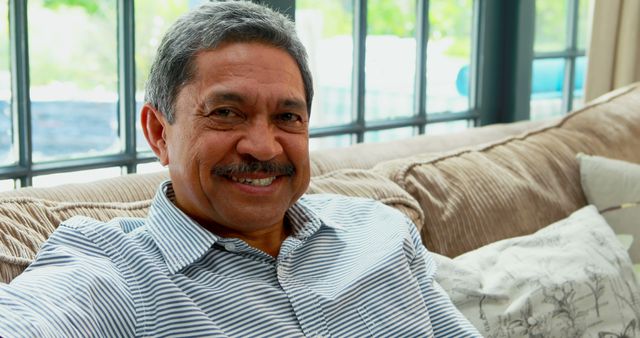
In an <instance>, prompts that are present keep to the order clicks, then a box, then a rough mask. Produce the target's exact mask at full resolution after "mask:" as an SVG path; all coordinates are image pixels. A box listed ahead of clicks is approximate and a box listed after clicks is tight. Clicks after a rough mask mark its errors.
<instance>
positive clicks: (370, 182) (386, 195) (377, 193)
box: [307, 169, 424, 228]
mask: <svg viewBox="0 0 640 338" xmlns="http://www.w3.org/2000/svg"><path fill="white" fill-rule="evenodd" d="M307 193H310V194H317V193H333V194H340V195H346V196H354V197H367V198H372V199H374V200H377V201H380V202H382V203H384V204H386V205H388V206H390V207H393V208H396V209H398V210H400V211H401V212H403V213H404V214H405V215H406V216H407V217H408V218H409V219H411V221H413V223H415V224H416V226H417V227H418V228H420V227H422V224H423V223H424V214H423V213H422V209H420V205H419V204H418V202H417V201H416V200H415V199H414V198H413V197H411V195H409V194H408V193H407V192H406V191H404V190H402V188H400V187H399V186H398V185H397V184H395V183H394V182H392V181H391V180H389V179H388V178H386V177H383V176H380V175H378V174H376V173H374V172H371V171H368V170H358V169H343V170H337V171H333V172H330V173H327V174H324V175H319V176H314V177H313V178H312V179H311V184H310V185H309V189H308V190H307Z"/></svg>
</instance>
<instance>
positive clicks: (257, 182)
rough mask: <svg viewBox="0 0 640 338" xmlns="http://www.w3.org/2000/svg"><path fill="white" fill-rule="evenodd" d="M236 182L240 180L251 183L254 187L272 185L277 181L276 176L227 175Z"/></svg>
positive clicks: (241, 182) (243, 182)
mask: <svg viewBox="0 0 640 338" xmlns="http://www.w3.org/2000/svg"><path fill="white" fill-rule="evenodd" d="M227 177H228V178H230V179H231V180H232V181H234V182H238V183H240V184H246V185H251V186H254V187H266V186H269V185H271V183H273V181H275V179H276V177H275V176H271V177H265V178H245V177H235V176H227Z"/></svg>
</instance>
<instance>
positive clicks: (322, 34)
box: [295, 0, 479, 149]
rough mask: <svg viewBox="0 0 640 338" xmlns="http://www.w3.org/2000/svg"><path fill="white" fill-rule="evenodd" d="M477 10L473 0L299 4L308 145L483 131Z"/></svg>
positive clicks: (348, 0)
mask: <svg viewBox="0 0 640 338" xmlns="http://www.w3.org/2000/svg"><path fill="white" fill-rule="evenodd" d="M427 4H428V6H429V7H427ZM473 13H474V2H473V0H456V1H451V0H431V1H416V0H395V1H389V0H368V1H364V0H361V1H353V0H327V1H312V0H298V1H296V2H295V18H296V26H297V29H298V32H299V34H300V35H301V37H302V40H303V43H304V44H305V46H306V47H307V50H308V51H309V54H310V61H311V69H312V72H313V75H314V80H315V90H316V93H317V94H316V99H315V100H314V105H313V108H312V109H313V114H312V119H311V126H312V130H311V135H312V139H311V148H312V149H318V148H323V147H336V146H344V145H348V144H351V143H355V142H379V141H388V140H393V139H399V138H406V137H411V136H413V135H417V134H424V133H425V132H431V131H432V130H438V131H440V132H446V131H454V130H460V129H462V128H467V127H470V126H474V125H476V123H477V121H478V116H479V115H478V112H477V111H476V109H475V106H474V104H473V102H472V99H471V96H470V95H469V94H470V93H469V92H470V91H469V87H470V85H469V83H470V81H471V80H470V77H469V76H468V73H469V68H470V64H472V61H473V60H472V54H473V53H472V51H473V50H474V46H473V41H474V39H473V34H474V30H473V28H472V27H473V26H474V15H473ZM432 124H433V127H431V125H432Z"/></svg>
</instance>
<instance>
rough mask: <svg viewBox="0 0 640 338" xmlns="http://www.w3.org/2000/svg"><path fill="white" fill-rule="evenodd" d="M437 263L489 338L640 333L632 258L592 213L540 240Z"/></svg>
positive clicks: (506, 243)
mask: <svg viewBox="0 0 640 338" xmlns="http://www.w3.org/2000/svg"><path fill="white" fill-rule="evenodd" d="M436 260H437V261H438V265H439V268H438V276H437V280H438V282H439V283H440V284H441V285H442V287H443V288H444V289H445V290H446V291H447V292H448V294H449V295H450V296H451V299H452V301H453V302H454V304H455V305H456V306H457V307H458V308H459V309H460V311H461V312H462V313H463V314H464V315H465V316H466V317H467V318H469V320H470V321H471V322H472V323H473V324H474V325H475V326H476V327H477V328H478V330H480V332H481V333H482V334H483V335H484V336H486V337H622V336H625V337H634V336H635V334H638V333H640V332H639V329H640V323H639V322H638V320H639V318H640V290H639V286H638V284H637V280H636V277H635V274H634V273H633V271H632V267H631V262H630V260H629V256H628V255H627V253H626V252H625V249H624V248H623V247H622V244H621V243H620V242H619V241H618V240H617V238H616V236H615V234H614V233H613V231H612V230H611V228H610V227H609V225H608V224H607V223H606V221H605V220H604V219H603V218H602V216H601V215H600V214H599V213H598V211H597V210H596V208H595V207H593V206H586V207H584V208H582V209H580V210H578V211H576V212H574V213H573V214H571V215H570V216H569V217H568V218H566V219H563V220H561V221H558V222H556V223H554V224H552V225H549V226H547V227H545V228H543V229H541V230H539V231H537V232H536V233H534V234H531V235H527V236H523V237H516V238H511V239H505V240H502V241H499V242H496V243H492V244H489V245H487V246H484V247H482V248H479V249H477V250H474V251H471V252H468V253H466V254H463V255H461V256H458V257H456V258H454V259H450V258H447V257H444V256H440V255H437V256H436ZM625 334H626V335H625Z"/></svg>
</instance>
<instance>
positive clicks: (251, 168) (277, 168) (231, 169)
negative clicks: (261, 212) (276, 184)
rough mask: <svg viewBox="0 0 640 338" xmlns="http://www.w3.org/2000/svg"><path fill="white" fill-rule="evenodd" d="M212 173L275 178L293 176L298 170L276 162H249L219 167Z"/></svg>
mask: <svg viewBox="0 0 640 338" xmlns="http://www.w3.org/2000/svg"><path fill="white" fill-rule="evenodd" d="M211 172H212V173H213V174H214V175H217V176H233V175H237V174H253V173H264V174H273V176H280V175H285V176H293V175H294V174H295V173H296V168H295V167H294V166H293V165H292V164H290V163H277V162H275V161H249V162H240V163H232V164H224V165H217V166H215V167H213V169H212V170H211Z"/></svg>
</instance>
